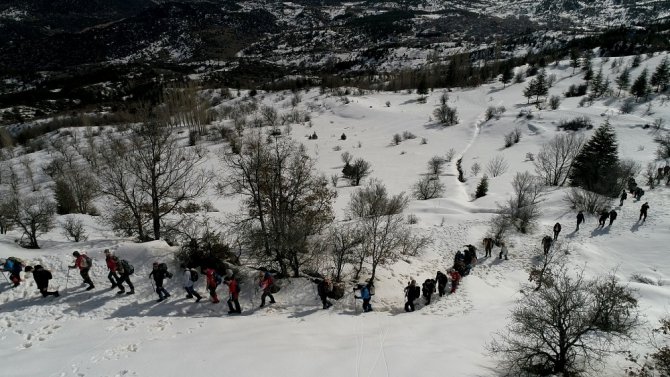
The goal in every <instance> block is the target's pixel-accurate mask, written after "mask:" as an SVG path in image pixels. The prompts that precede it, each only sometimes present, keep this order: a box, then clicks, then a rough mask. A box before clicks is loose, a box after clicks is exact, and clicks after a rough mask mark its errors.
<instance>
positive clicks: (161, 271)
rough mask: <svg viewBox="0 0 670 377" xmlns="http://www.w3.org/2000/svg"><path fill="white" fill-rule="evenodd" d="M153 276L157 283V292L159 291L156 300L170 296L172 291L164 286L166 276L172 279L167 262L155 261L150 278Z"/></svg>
mask: <svg viewBox="0 0 670 377" xmlns="http://www.w3.org/2000/svg"><path fill="white" fill-rule="evenodd" d="M151 277H153V278H154V283H156V293H158V300H157V301H156V302H161V301H163V300H166V299H167V298H168V297H170V293H169V292H168V291H167V290H166V289H165V288H163V280H165V278H168V279H172V274H171V273H170V272H169V271H168V269H167V265H166V264H165V263H158V262H154V263H153V265H152V269H151V273H149V278H151Z"/></svg>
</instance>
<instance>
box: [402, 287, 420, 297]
mask: <svg viewBox="0 0 670 377" xmlns="http://www.w3.org/2000/svg"><path fill="white" fill-rule="evenodd" d="M405 296H407V301H414V300H416V299H417V298H419V295H417V294H416V284H408V285H407V286H406V287H405Z"/></svg>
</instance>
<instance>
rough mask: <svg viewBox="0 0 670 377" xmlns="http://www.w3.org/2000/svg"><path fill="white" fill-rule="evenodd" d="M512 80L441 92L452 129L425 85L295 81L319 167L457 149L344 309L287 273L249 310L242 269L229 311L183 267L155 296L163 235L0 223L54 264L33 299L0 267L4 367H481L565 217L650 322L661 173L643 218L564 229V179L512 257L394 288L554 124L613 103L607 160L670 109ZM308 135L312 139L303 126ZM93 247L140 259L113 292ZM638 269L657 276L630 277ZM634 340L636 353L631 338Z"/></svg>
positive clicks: (466, 371) (484, 211) (436, 260)
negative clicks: (416, 237)
mask: <svg viewBox="0 0 670 377" xmlns="http://www.w3.org/2000/svg"><path fill="white" fill-rule="evenodd" d="M665 55H666V54H662V55H658V56H655V57H653V58H651V59H648V60H645V61H643V62H642V65H641V66H640V67H639V68H637V69H635V70H633V71H632V75H631V76H632V77H637V74H639V72H640V71H641V70H642V68H644V67H645V66H648V67H649V68H650V69H653V67H655V65H656V64H658V62H660V60H661V59H662V58H663V56H665ZM626 60H629V59H626ZM601 63H602V64H603V69H604V71H605V72H606V73H607V72H609V75H610V79H611V80H613V78H614V76H615V75H616V73H615V72H614V71H612V70H611V61H609V62H602V61H601V60H599V59H596V60H594V66H595V67H598V66H599V65H600V64H601ZM518 69H523V68H518ZM596 70H597V68H596ZM547 73H548V74H555V75H556V84H555V85H554V87H552V88H551V89H550V94H561V93H562V92H564V91H565V90H566V88H567V87H569V86H570V85H571V84H576V83H580V82H581V81H582V77H581V75H579V74H577V75H572V68H570V67H569V64H568V62H567V61H561V62H559V64H558V66H551V67H548V68H547ZM525 85H526V84H513V85H509V86H507V87H506V88H503V87H502V84H499V83H492V84H488V85H485V86H482V87H480V88H476V89H468V90H454V91H452V92H451V93H449V105H450V106H454V107H456V108H457V109H458V114H459V118H460V123H459V124H458V125H456V126H453V127H448V128H442V127H440V126H438V125H437V124H435V122H434V121H432V120H431V119H430V118H431V116H432V111H433V109H434V108H435V106H436V104H438V103H439V98H440V96H441V95H442V92H441V91H440V90H435V91H434V92H432V93H431V94H430V95H429V96H428V98H427V102H426V103H425V104H421V103H418V102H416V97H417V95H414V94H401V93H374V94H364V95H356V96H348V99H349V102H348V103H345V102H346V101H342V100H341V97H335V96H332V97H330V96H326V95H323V94H319V91H318V90H310V91H309V92H307V93H305V94H304V95H303V101H302V103H301V104H300V105H299V106H300V107H301V108H303V109H308V108H309V109H311V117H312V122H311V123H312V125H311V127H309V126H308V125H298V126H293V129H292V133H291V135H292V137H294V138H296V139H300V140H303V141H304V143H305V145H306V146H307V148H308V149H309V151H310V153H311V154H312V155H314V156H316V157H317V158H318V168H319V170H321V171H322V172H323V173H325V174H326V175H327V176H330V175H332V174H337V173H339V172H340V170H341V169H342V162H341V160H340V154H341V153H342V152H344V151H348V152H350V153H351V154H353V155H354V157H363V158H365V159H366V160H367V161H369V162H370V163H371V165H372V168H373V170H374V171H373V174H372V177H370V178H378V179H380V180H382V181H383V182H384V183H385V184H386V185H387V187H388V188H389V192H390V193H392V194H395V193H398V192H400V191H410V190H411V186H412V185H413V184H414V182H416V181H417V180H418V179H419V178H420V176H421V174H423V173H425V172H426V170H427V167H426V163H427V161H428V160H429V159H430V158H431V157H433V156H435V155H445V154H446V153H447V151H448V150H449V149H451V148H453V149H454V150H455V151H456V157H455V158H454V160H453V161H452V162H451V163H449V164H448V167H447V170H446V172H445V173H444V174H443V175H442V176H441V177H440V179H441V180H442V182H443V183H444V184H445V185H446V187H447V191H446V193H445V195H444V197H443V198H439V199H433V200H428V201H413V202H411V205H410V208H409V210H408V211H407V214H408V215H409V214H413V215H416V216H417V218H418V223H417V224H416V225H413V227H414V230H415V231H416V232H420V233H423V234H426V235H429V236H430V237H431V239H432V240H433V243H432V245H430V246H429V247H427V248H426V249H425V250H423V252H422V254H421V255H420V256H419V257H417V258H408V259H407V260H402V261H399V262H397V263H395V264H394V265H392V266H388V267H386V268H382V270H381V271H380V273H379V278H378V282H377V283H376V287H377V292H376V295H375V296H374V299H373V301H372V305H373V307H374V311H373V312H371V313H365V314H362V313H361V310H360V301H359V302H357V303H356V305H355V303H354V299H353V294H352V292H351V291H349V290H348V291H347V294H346V295H345V297H344V298H343V299H341V300H339V301H338V302H337V303H336V305H335V306H334V307H333V308H331V309H329V310H321V306H320V302H319V300H318V298H317V296H316V288H315V286H314V284H312V283H310V282H308V281H307V280H304V279H293V280H290V281H286V282H284V285H283V288H282V290H281V291H280V292H279V293H278V294H277V295H276V299H277V303H276V304H274V305H270V306H269V307H266V308H263V309H258V308H257V306H258V304H259V299H260V297H259V294H258V293H257V291H256V290H255V288H254V283H253V282H252V280H251V278H248V279H245V280H244V281H243V282H242V296H241V300H240V301H241V304H242V307H243V314H242V315H241V316H235V317H228V316H227V315H226V312H227V307H226V306H225V305H224V304H223V302H222V303H221V304H211V303H209V302H206V300H203V302H201V303H194V302H193V301H192V300H187V299H185V298H183V296H184V292H183V290H182V289H181V287H180V279H179V278H174V279H172V280H170V281H168V283H167V284H166V287H167V289H168V290H169V291H170V292H171V293H172V297H171V298H170V299H169V300H167V301H165V302H162V303H156V302H155V299H156V295H155V293H153V292H152V287H151V283H150V281H149V280H148V273H149V270H148V269H149V268H150V265H151V262H152V261H155V260H164V261H170V260H171V254H172V252H173V251H174V250H175V249H174V248H171V247H169V246H167V245H166V244H165V243H163V242H160V241H157V242H151V243H146V244H135V243H132V242H130V241H129V240H124V239H120V238H117V237H115V236H114V235H113V234H112V233H111V232H110V231H108V230H106V229H105V227H104V226H102V225H100V224H98V223H97V222H95V221H94V220H93V219H91V218H88V217H84V218H85V219H86V225H87V230H88V232H89V233H90V238H89V239H88V240H87V241H85V242H82V243H80V244H73V243H68V242H66V241H65V239H64V238H63V237H62V236H61V235H60V234H59V231H58V230H54V231H52V232H50V233H48V234H46V235H45V236H43V237H42V239H43V241H42V246H43V249H41V250H25V249H21V248H19V247H17V246H16V245H15V244H14V239H15V238H18V237H19V236H20V234H19V233H17V232H10V233H9V234H7V235H3V236H0V256H2V257H7V256H10V255H13V256H17V257H21V258H23V259H25V260H28V261H30V262H31V263H40V264H42V265H44V266H45V267H47V268H48V269H50V270H51V271H52V272H53V273H54V280H52V286H53V287H55V288H59V289H60V292H61V293H62V296H61V297H60V298H52V297H49V298H42V297H41V296H39V295H38V294H37V290H36V287H35V284H34V282H33V281H32V278H29V279H28V280H27V282H25V283H24V284H22V285H21V286H20V287H18V288H14V289H11V288H10V287H9V285H8V284H7V283H6V282H4V281H0V290H1V291H0V340H1V341H0V358H1V359H2V360H11V362H6V363H3V364H5V366H4V367H3V373H2V375H3V376H12V377H14V376H31V377H32V376H178V375H198V376H199V375H214V374H218V375H239V376H251V375H258V374H271V375H275V376H314V375H319V376H389V375H394V376H410V375H417V376H443V375H447V376H494V375H496V373H497V371H496V364H495V360H494V359H492V358H491V357H490V356H489V355H488V354H487V352H486V349H485V345H486V343H487V342H488V341H489V340H490V339H491V336H492V334H493V333H494V332H496V331H498V330H501V329H504V328H505V326H506V325H507V323H508V320H507V314H508V312H509V309H510V308H511V306H512V305H513V304H514V302H515V299H516V298H518V297H519V291H520V289H523V287H524V284H525V283H526V281H527V277H528V269H529V268H530V267H531V266H532V265H533V264H534V263H537V260H538V258H537V257H538V255H539V254H541V251H540V239H541V238H542V236H543V235H544V234H549V233H550V231H551V227H552V226H553V224H554V223H555V222H557V221H558V222H561V223H562V224H563V232H562V234H561V236H560V239H561V242H563V243H564V244H566V245H567V247H568V249H569V250H570V251H571V254H570V255H569V256H568V258H569V261H570V263H571V265H573V266H574V267H575V268H584V270H585V272H586V274H587V276H596V275H599V274H603V273H606V272H609V271H612V270H613V269H616V274H617V276H618V277H619V278H620V279H621V280H622V281H624V282H628V283H630V284H631V285H632V286H633V287H635V288H637V289H638V292H639V297H640V309H641V311H642V313H643V314H644V315H645V316H646V319H647V320H648V321H649V324H647V326H651V325H654V324H655V321H656V320H657V319H658V318H659V317H661V316H663V315H665V314H667V309H668V304H669V303H670V289H668V286H669V285H668V282H669V281H670V256H668V255H666V254H667V251H668V248H667V245H668V243H669V242H670V234H668V232H667V229H668V226H669V225H670V209H668V208H670V189H669V188H667V187H665V186H662V187H659V188H656V189H653V190H649V189H647V187H645V190H646V194H645V196H644V201H648V202H649V204H650V206H651V209H650V211H649V219H648V220H647V221H646V222H645V223H639V222H637V218H638V211H639V207H640V205H641V203H640V202H637V201H636V200H633V199H632V198H629V199H628V200H627V201H626V202H625V203H624V205H623V206H622V207H621V208H619V207H615V208H616V209H617V211H618V212H619V217H618V219H617V221H615V223H614V224H613V225H612V226H611V227H606V228H605V229H604V230H596V229H595V228H596V220H595V219H594V218H588V219H587V221H586V224H585V226H583V227H582V229H581V230H580V231H579V232H574V231H573V229H574V228H573V227H574V224H575V223H574V221H575V215H576V214H575V213H574V212H573V211H572V210H571V209H570V208H569V206H568V205H567V203H565V202H564V200H563V197H564V194H565V192H566V189H551V190H549V191H548V192H547V193H546V195H545V196H544V201H543V203H542V205H541V206H542V218H541V221H540V224H539V225H538V228H537V230H536V231H535V232H534V233H532V234H529V235H521V234H512V235H511V236H510V240H509V243H508V244H509V248H510V259H509V260H507V261H505V260H499V259H497V258H495V256H496V255H497V253H498V248H495V249H494V251H493V255H494V258H489V259H483V260H481V261H480V263H479V265H478V266H477V267H476V268H475V269H474V270H473V272H472V274H471V275H470V276H468V277H466V278H465V279H464V280H463V281H462V284H461V287H460V289H459V290H458V291H457V292H456V293H455V294H453V295H449V296H447V297H442V298H436V299H435V300H434V302H433V303H432V304H431V305H429V306H423V305H421V304H419V305H418V310H417V311H416V312H414V313H409V314H408V313H405V312H404V311H403V310H402V304H403V300H404V298H403V293H402V292H403V287H404V285H405V284H406V283H407V281H408V280H409V279H410V278H411V277H413V278H415V279H416V280H417V281H419V282H421V281H423V280H424V279H426V278H429V277H434V276H435V273H436V271H437V270H442V271H444V270H445V269H446V268H448V267H449V266H450V265H451V262H452V260H453V255H454V253H455V251H456V250H458V249H461V248H462V247H463V245H464V244H468V243H473V244H479V242H480V240H481V238H482V237H483V236H484V234H485V233H486V231H487V229H488V221H489V220H490V218H491V217H492V216H493V214H494V212H495V210H496V209H497V204H498V203H502V202H503V201H504V200H505V199H506V198H507V197H508V196H509V194H510V193H511V191H512V189H511V185H510V182H511V179H512V177H513V176H514V174H515V173H516V172H520V171H531V172H532V171H533V166H532V163H531V162H530V161H527V159H526V155H527V153H533V154H537V153H538V151H539V149H540V147H541V144H542V143H543V142H545V141H547V140H549V139H550V138H551V137H552V136H553V135H555V134H557V133H558V132H559V131H558V130H557V127H556V126H557V124H558V122H559V121H560V120H563V119H573V118H575V117H577V116H586V117H588V118H590V119H592V121H593V123H594V124H595V125H596V126H597V125H599V124H601V123H602V122H604V120H605V118H606V117H608V118H609V119H610V122H611V123H612V124H613V125H614V128H615V130H616V133H617V137H618V140H619V153H620V156H621V157H622V158H631V159H634V160H636V161H639V162H640V163H641V164H643V165H646V163H648V162H650V161H652V159H653V157H654V151H655V145H654V143H653V138H654V134H653V131H652V129H650V128H645V127H643V125H644V124H652V123H653V122H654V120H655V119H658V118H661V119H667V118H668V115H669V114H670V108H668V104H667V101H662V98H660V97H657V98H656V99H655V100H653V101H652V102H651V107H650V108H649V109H648V108H647V105H646V104H645V105H641V106H639V107H638V108H637V109H636V110H635V111H634V112H633V113H631V114H621V113H620V112H619V110H618V109H619V107H620V105H621V103H622V101H623V100H622V99H620V98H608V99H605V100H602V101H596V102H595V103H594V104H593V105H592V106H589V107H580V106H579V105H578V102H579V98H569V99H563V102H562V104H561V106H560V108H559V109H558V110H555V111H550V110H537V109H535V108H534V107H533V106H532V105H526V99H525V98H523V96H522V91H523V88H524V87H525ZM264 101H265V102H266V103H267V104H275V105H278V106H281V105H282V103H283V102H282V101H281V100H280V94H266V95H265V96H264ZM387 101H388V102H390V106H387V105H386V103H387ZM488 106H496V107H498V106H504V107H505V108H506V109H507V110H506V112H505V113H504V114H503V115H502V116H501V117H500V119H492V120H490V121H486V122H485V121H484V112H485V110H486V107H488ZM522 110H525V111H532V114H533V117H532V119H528V117H526V116H523V117H520V116H519V113H520V111H522ZM648 110H649V111H648ZM515 128H519V129H520V130H521V132H522V139H521V141H520V143H518V144H516V145H514V146H512V147H511V148H507V149H505V148H503V136H504V134H506V133H508V132H510V131H512V130H513V129H515ZM404 131H409V132H411V133H413V134H415V135H416V136H417V137H416V138H415V139H408V140H405V141H402V142H401V143H400V144H399V145H392V143H391V139H392V136H393V135H394V134H396V133H400V134H402V133H403V132H404ZM314 132H316V133H317V134H318V136H319V137H318V139H316V140H307V138H306V136H307V135H311V134H312V133H314ZM584 132H586V133H587V134H590V133H591V132H592V131H584ZM342 133H345V134H346V135H347V139H346V140H344V141H343V140H340V135H341V134H342ZM422 139H425V143H422ZM215 148H217V147H216V146H212V148H211V149H212V150H215ZM495 156H503V157H504V158H505V160H506V161H507V162H508V163H509V169H508V170H507V172H506V173H504V174H502V175H500V176H498V177H491V180H490V190H489V194H488V195H487V196H485V197H483V198H480V199H477V200H473V193H474V190H475V186H476V185H477V183H478V181H479V178H480V177H481V176H482V174H483V173H482V172H480V173H479V174H478V176H473V175H472V173H471V167H472V165H473V164H474V163H475V162H478V163H479V164H480V165H481V166H482V168H483V170H485V169H486V164H487V163H488V161H489V160H490V159H491V158H493V157H495ZM33 157H34V158H35V159H36V160H38V161H40V162H42V163H43V162H45V161H46V159H48V158H49V157H48V155H47V154H44V153H43V154H36V155H34V156H33ZM460 157H462V163H463V167H464V169H465V176H466V179H467V181H466V182H465V183H460V182H458V180H457V179H456V177H457V173H456V168H455V161H456V159H458V158H460ZM211 159H212V165H215V164H217V162H216V160H215V157H214V154H213V153H212V156H211ZM370 178H366V179H370ZM641 180H642V179H641V178H640V179H638V182H640V181H641ZM338 186H339V187H338V188H337V190H338V194H339V195H338V198H337V203H336V209H337V215H338V217H340V218H342V217H343V215H344V208H345V206H346V204H347V202H348V200H349V195H350V193H351V192H352V191H353V190H354V188H352V187H349V186H348V185H346V184H345V183H344V182H342V181H341V182H340V183H338ZM209 199H210V200H211V201H212V202H213V203H214V204H215V206H217V207H218V208H219V210H220V211H221V212H219V213H218V215H217V214H213V215H214V216H226V215H227V214H229V213H231V212H234V211H236V210H237V209H238V206H237V199H236V198H231V197H227V198H220V197H216V196H212V197H211V198H209ZM617 204H618V203H617ZM104 248H110V249H112V250H115V252H116V254H117V255H119V256H121V257H123V258H126V259H128V260H129V261H131V263H132V264H133V265H134V266H135V268H136V270H135V274H134V275H133V276H132V279H133V281H134V282H135V285H136V291H137V294H136V295H134V296H125V295H123V296H121V297H119V296H117V295H116V291H115V290H108V287H109V283H108V282H107V281H106V271H105V268H104V260H103V259H104V258H103V255H102V250H103V249H104ZM75 249H78V250H85V251H87V252H88V253H89V255H90V256H92V257H93V258H94V259H95V265H94V268H93V272H92V277H93V280H94V281H95V282H96V285H97V288H96V289H95V290H93V291H90V292H86V291H84V290H83V288H84V287H82V286H80V285H79V284H80V278H79V276H78V275H77V274H76V273H75V272H74V271H72V272H70V274H69V278H68V273H67V272H68V270H67V268H66V266H67V265H68V264H71V263H72V256H71V253H72V251H73V250H75ZM173 268H174V267H173ZM633 275H638V276H643V277H646V278H648V279H649V281H651V282H655V284H642V283H639V282H638V281H637V280H639V279H633V278H632V277H633ZM201 280H202V279H201ZM634 280H635V281H634ZM202 284H203V283H202V281H200V282H198V284H197V285H196V288H197V289H198V290H199V291H200V293H201V294H204V293H205V291H204V287H203V285H202ZM66 285H67V288H66ZM220 290H221V289H220ZM223 294H224V293H222V295H223ZM640 331H641V332H642V333H644V331H645V330H644V329H641V330H640ZM632 347H633V349H635V350H644V345H632ZM623 365H625V361H624V359H623V357H621V358H613V359H611V360H610V361H609V362H608V365H607V367H606V368H605V369H604V370H603V371H602V373H603V375H607V376H617V375H623V373H622V369H623Z"/></svg>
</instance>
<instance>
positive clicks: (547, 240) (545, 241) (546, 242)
mask: <svg viewBox="0 0 670 377" xmlns="http://www.w3.org/2000/svg"><path fill="white" fill-rule="evenodd" d="M552 242H553V241H552V239H551V237H550V236H544V237H543V238H542V250H543V251H544V255H547V254H548V253H549V249H550V248H551V243H552Z"/></svg>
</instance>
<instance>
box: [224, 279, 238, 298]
mask: <svg viewBox="0 0 670 377" xmlns="http://www.w3.org/2000/svg"><path fill="white" fill-rule="evenodd" d="M226 285H227V286H228V293H229V294H230V295H231V296H232V297H233V299H234V300H237V299H238V298H239V297H240V285H239V284H238V283H237V280H235V279H230V280H228V281H227V282H226Z"/></svg>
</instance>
